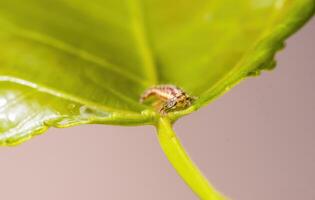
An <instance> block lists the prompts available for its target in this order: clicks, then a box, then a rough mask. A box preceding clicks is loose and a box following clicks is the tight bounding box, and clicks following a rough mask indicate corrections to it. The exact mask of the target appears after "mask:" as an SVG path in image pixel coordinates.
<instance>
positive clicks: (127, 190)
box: [0, 18, 315, 200]
mask: <svg viewBox="0 0 315 200" xmlns="http://www.w3.org/2000/svg"><path fill="white" fill-rule="evenodd" d="M314 52H315V18H314V19H312V20H311V21H310V22H309V23H308V24H307V25H306V26H305V27H304V28H303V29H302V30H300V31H299V32H298V33H297V34H295V35H294V36H293V37H291V38H290V39H289V40H288V41H287V47H286V49H285V50H284V51H282V52H280V53H278V55H277V60H278V66H277V68H276V69H275V70H274V71H273V72H272V73H270V72H265V73H263V75H262V76H260V77H258V78H250V79H247V80H246V81H244V82H242V83H241V84H239V85H237V86H236V87H235V88H233V89H232V90H231V91H230V92H228V93H227V94H225V95H224V96H222V97H220V98H219V99H217V100H216V101H214V102H213V103H212V104H211V105H208V106H207V107H206V108H203V109H201V110H199V111H198V112H195V113H193V114H191V115H189V116H187V117H185V118H183V119H181V120H179V121H178V122H177V123H176V125H175V129H176V131H177V133H178V136H179V137H180V139H181V141H182V143H183V145H184V146H185V147H186V149H187V151H188V152H189V154H190V155H191V157H192V159H193V160H194V161H195V162H196V164H197V165H198V166H199V167H200V169H201V170H202V171H203V172H204V174H205V175H206V176H207V177H208V179H209V180H210V181H211V182H212V183H213V184H214V185H215V186H216V188H217V189H218V190H220V191H222V192H223V193H224V194H226V195H227V196H229V197H230V198H231V199H234V200H266V199H268V200H297V199H303V200H314V199H315V126H314V124H315V113H314V112H315V90H314V86H315V78H314V77H315V53H314ZM0 170H1V180H0V199H6V200H21V199H25V200H26V199H27V200H28V199H31V200H42V199H45V200H56V199H58V200H69V199H76V200H86V199H92V200H101V199H102V200H121V199H130V200H149V199H150V200H161V199H165V200H168V199H180V200H191V199H197V198H196V197H195V195H194V194H193V193H192V192H191V191H190V189H189V188H188V187H187V186H186V185H185V184H184V182H183V181H182V180H181V179H180V178H179V176H178V175H177V174H176V172H175V170H174V169H173V168H172V167H171V165H170V164H169V163H168V161H167V159H166V157H165V156H164V154H163V152H162V150H161V149H160V147H159V144H158V141H157V138H156V135H155V130H154V128H153V127H115V126H103V125H85V126H80V127H74V128H68V129H50V130H49V131H48V132H47V133H46V134H44V135H43V136H39V137H36V138H35V139H33V140H31V141H29V142H27V143H25V144H22V145H21V146H18V147H16V148H3V147H1V149H0Z"/></svg>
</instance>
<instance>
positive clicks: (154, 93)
mask: <svg viewBox="0 0 315 200" xmlns="http://www.w3.org/2000/svg"><path fill="white" fill-rule="evenodd" d="M150 97H155V98H156V99H157V101H156V102H155V107H156V108H157V110H158V111H159V112H160V113H161V114H163V115H166V114H167V113H168V112H171V111H175V110H182V109H185V108H187V107H189V106H191V104H192V102H193V100H195V97H191V96H189V95H188V94H187V93H186V92H184V91H183V90H182V89H181V88H179V87H177V86H175V85H157V86H154V87H151V88H149V89H147V90H146V91H144V93H143V94H142V95H141V97H140V102H141V103H143V102H144V101H145V100H147V99H148V98H150Z"/></svg>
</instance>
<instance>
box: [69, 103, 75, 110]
mask: <svg viewBox="0 0 315 200" xmlns="http://www.w3.org/2000/svg"><path fill="white" fill-rule="evenodd" d="M75 107H76V105H75V104H74V103H70V104H69V105H68V108H69V109H70V110H72V109H74V108H75Z"/></svg>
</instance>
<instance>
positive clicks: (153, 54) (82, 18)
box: [0, 0, 315, 145]
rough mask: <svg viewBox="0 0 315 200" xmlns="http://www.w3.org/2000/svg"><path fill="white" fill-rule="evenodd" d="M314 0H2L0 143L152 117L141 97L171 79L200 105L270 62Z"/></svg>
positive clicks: (140, 122)
mask: <svg viewBox="0 0 315 200" xmlns="http://www.w3.org/2000/svg"><path fill="white" fill-rule="evenodd" d="M314 10H315V2H314V1H313V0H242V1H234V0H223V1H219V0H218V1H210V0H198V1H195V0H189V1H174V2H170V1H167V0H143V1H140V0H121V1H120V0H119V1H111V0H107V1H104V0H93V1H88V2H87V1H84V0H58V1H55V0H46V1H41V0H29V1H18V0H10V1H1V2H0V44H1V45H0V145H15V144H18V143H21V142H23V141H25V140H27V139H29V138H31V137H32V136H33V135H36V134H39V133H42V132H44V131H45V130H46V129H47V128H48V127H50V126H55V127H69V126H73V125H78V124H86V123H102V124H117V125H143V124H155V123H156V122H157V118H158V117H159V114H158V113H155V111H154V109H153V108H151V107H149V106H147V105H143V104H141V103H139V97H140V95H141V94H142V92H143V91H144V90H146V89H147V88H149V87H151V86H154V85H158V84H174V85H178V86H180V87H181V88H183V89H185V91H187V92H188V93H189V94H191V95H193V96H197V97H198V100H197V101H195V103H194V104H193V105H192V106H191V107H189V108H188V109H186V110H183V111H178V112H174V113H170V114H169V117H170V118H171V120H172V121H175V120H176V119H178V118H180V117H181V116H183V115H186V114H188V113H190V112H192V111H194V110H197V109H199V108H201V107H202V106H204V105H206V104H208V103H209V102H210V101H212V100H213V99H215V98H216V97H218V96H219V95H221V94H223V93H224V92H226V91H228V90H229V89H230V88H231V87H232V86H233V85H235V84H236V83H238V82H239V81H240V80H243V79H244V78H246V77H248V76H252V75H258V74H259V73H260V71H261V70H264V69H272V68H274V66H275V60H274V55H275V53H276V51H277V50H279V49H281V48H282V47H283V46H284V41H285V39H286V38H287V37H288V36H290V35H291V34H292V33H294V32H295V31H296V30H298V28H300V27H301V26H302V25H303V24H304V23H305V22H306V21H307V20H308V19H309V18H310V17H311V16H312V15H313V13H314Z"/></svg>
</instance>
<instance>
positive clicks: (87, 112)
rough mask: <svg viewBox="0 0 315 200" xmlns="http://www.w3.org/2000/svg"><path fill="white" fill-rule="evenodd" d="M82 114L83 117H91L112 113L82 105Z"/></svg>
mask: <svg viewBox="0 0 315 200" xmlns="http://www.w3.org/2000/svg"><path fill="white" fill-rule="evenodd" d="M80 115H81V117H83V118H90V117H109V116H110V113H108V112H104V111H101V110H97V109H94V108H91V107H87V106H81V107H80Z"/></svg>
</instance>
